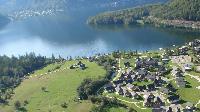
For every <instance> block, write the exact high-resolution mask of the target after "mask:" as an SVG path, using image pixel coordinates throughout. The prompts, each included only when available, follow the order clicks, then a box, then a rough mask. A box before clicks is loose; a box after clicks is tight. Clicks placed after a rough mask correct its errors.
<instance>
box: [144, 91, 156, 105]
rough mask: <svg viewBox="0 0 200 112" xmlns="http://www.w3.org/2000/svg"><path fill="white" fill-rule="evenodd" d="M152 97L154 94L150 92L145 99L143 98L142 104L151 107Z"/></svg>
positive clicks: (152, 103)
mask: <svg viewBox="0 0 200 112" xmlns="http://www.w3.org/2000/svg"><path fill="white" fill-rule="evenodd" d="M154 98H155V96H154V95H153V94H152V93H151V94H150V95H149V96H148V97H147V99H145V102H144V105H145V106H146V107H153V105H154Z"/></svg>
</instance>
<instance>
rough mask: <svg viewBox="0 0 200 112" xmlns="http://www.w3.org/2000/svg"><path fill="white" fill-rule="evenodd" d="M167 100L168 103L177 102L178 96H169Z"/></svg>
mask: <svg viewBox="0 0 200 112" xmlns="http://www.w3.org/2000/svg"><path fill="white" fill-rule="evenodd" d="M168 99H169V101H173V100H178V99H179V96H178V95H173V96H169V97H168Z"/></svg>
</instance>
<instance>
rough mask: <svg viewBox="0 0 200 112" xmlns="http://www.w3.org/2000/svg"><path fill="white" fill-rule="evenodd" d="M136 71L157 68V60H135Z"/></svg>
mask: <svg viewBox="0 0 200 112" xmlns="http://www.w3.org/2000/svg"><path fill="white" fill-rule="evenodd" d="M135 63H136V65H135V67H136V69H138V68H146V67H150V66H152V67H157V66H158V60H156V59H153V58H149V59H141V58H137V59H136V62H135Z"/></svg>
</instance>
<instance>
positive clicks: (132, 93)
mask: <svg viewBox="0 0 200 112" xmlns="http://www.w3.org/2000/svg"><path fill="white" fill-rule="evenodd" d="M131 95H132V97H133V99H139V98H140V96H139V95H138V94H137V93H136V92H131Z"/></svg>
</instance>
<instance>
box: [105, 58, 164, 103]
mask: <svg viewBox="0 0 200 112" xmlns="http://www.w3.org/2000/svg"><path fill="white" fill-rule="evenodd" d="M124 65H125V67H129V66H130V63H129V62H125V63H124ZM150 68H155V71H154V72H151V71H149V69H150ZM165 72H167V68H166V67H165V66H164V65H160V64H159V59H157V58H156V59H154V58H148V59H142V58H137V59H136V65H135V68H134V69H130V68H128V69H127V70H126V71H125V72H122V73H121V76H120V77H119V79H118V80H115V81H113V82H110V83H109V84H107V85H105V86H104V89H105V90H106V91H107V92H109V93H114V92H115V93H116V94H118V95H122V96H124V97H128V98H132V99H136V100H142V99H144V101H145V102H144V105H145V106H147V107H160V106H163V105H164V101H162V100H161V98H160V97H159V96H153V94H145V95H146V96H147V97H144V96H145V95H144V92H148V93H151V92H155V91H156V90H158V89H159V88H161V87H162V86H163V85H164V84H167V82H166V81H165V80H163V78H162V77H163V76H164V74H165ZM138 83H140V84H138ZM143 83H144V84H143ZM142 95H144V96H142Z"/></svg>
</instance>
